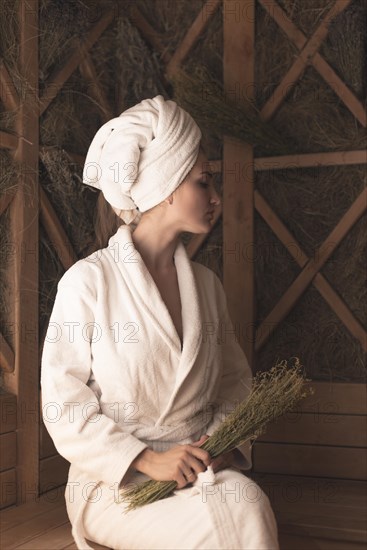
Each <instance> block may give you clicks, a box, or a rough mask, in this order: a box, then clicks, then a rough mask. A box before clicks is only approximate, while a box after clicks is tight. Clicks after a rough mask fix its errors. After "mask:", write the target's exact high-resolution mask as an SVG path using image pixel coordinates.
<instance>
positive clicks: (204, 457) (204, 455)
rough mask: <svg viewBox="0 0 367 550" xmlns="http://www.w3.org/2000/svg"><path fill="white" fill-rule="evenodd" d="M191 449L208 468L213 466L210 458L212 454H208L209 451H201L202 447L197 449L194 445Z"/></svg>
mask: <svg viewBox="0 0 367 550" xmlns="http://www.w3.org/2000/svg"><path fill="white" fill-rule="evenodd" d="M191 448H192V451H191V452H192V454H193V455H194V456H195V457H196V458H197V459H199V460H200V461H201V462H203V463H204V464H205V466H206V467H208V466H209V465H210V464H211V461H212V459H211V458H210V454H209V453H208V451H204V449H201V448H200V447H195V446H194V445H192V446H191ZM204 469H205V468H204Z"/></svg>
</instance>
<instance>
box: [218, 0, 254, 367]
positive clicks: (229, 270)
mask: <svg viewBox="0 0 367 550" xmlns="http://www.w3.org/2000/svg"><path fill="white" fill-rule="evenodd" d="M254 18H255V5H254V0H224V2H223V39H224V52H223V75H224V90H225V94H226V97H228V98H230V99H232V100H233V99H235V100H236V101H238V102H241V101H242V100H243V98H244V97H247V98H251V97H252V94H253V89H254V32H255V21H254ZM253 243H254V168H253V147H252V146H251V145H249V144H245V143H243V142H240V141H235V140H233V139H229V138H228V137H225V139H224V146H223V283H224V288H225V291H226V295H227V300H228V308H229V312H230V315H231V318H232V321H233V324H234V327H235V329H236V331H238V332H237V334H238V338H239V342H240V344H241V346H242V348H243V350H244V351H245V353H246V356H247V359H248V361H249V363H250V366H251V367H252V368H253V367H254V364H253V362H254V358H253V354H254V334H255V330H254V321H255V309H254V265H253V260H252V251H253Z"/></svg>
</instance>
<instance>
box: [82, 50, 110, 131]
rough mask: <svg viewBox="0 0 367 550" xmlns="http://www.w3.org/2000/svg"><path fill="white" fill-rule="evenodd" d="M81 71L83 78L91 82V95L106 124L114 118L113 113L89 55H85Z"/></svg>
mask: <svg viewBox="0 0 367 550" xmlns="http://www.w3.org/2000/svg"><path fill="white" fill-rule="evenodd" d="M79 70H80V73H81V75H82V76H83V78H84V79H85V80H86V81H87V82H89V88H88V90H89V93H90V95H91V96H92V97H94V99H95V100H96V101H97V104H98V106H99V108H100V110H101V112H102V116H103V120H104V122H107V120H109V119H110V118H113V116H114V115H113V112H112V109H111V107H110V104H109V102H108V100H107V98H106V95H105V93H104V91H103V88H102V86H101V85H100V82H99V78H98V75H97V72H96V70H95V67H94V64H93V61H92V59H91V57H90V55H89V53H86V54H85V57H84V59H83V60H82V62H81V63H80V65H79Z"/></svg>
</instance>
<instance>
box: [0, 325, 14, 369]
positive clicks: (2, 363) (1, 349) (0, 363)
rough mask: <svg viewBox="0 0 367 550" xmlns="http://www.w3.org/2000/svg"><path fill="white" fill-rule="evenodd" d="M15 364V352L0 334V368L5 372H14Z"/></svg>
mask: <svg viewBox="0 0 367 550" xmlns="http://www.w3.org/2000/svg"><path fill="white" fill-rule="evenodd" d="M14 362H15V358H14V352H13V350H12V349H11V347H10V346H9V344H8V342H7V341H6V339H5V338H4V336H3V335H2V334H1V332H0V368H1V369H3V370H4V371H5V372H13V371H14Z"/></svg>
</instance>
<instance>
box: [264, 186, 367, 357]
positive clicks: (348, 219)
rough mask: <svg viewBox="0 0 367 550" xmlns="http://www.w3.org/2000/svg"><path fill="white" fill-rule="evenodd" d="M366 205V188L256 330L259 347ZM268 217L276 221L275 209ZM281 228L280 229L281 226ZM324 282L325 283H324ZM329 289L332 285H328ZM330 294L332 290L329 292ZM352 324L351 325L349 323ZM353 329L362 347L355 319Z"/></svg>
mask: <svg viewBox="0 0 367 550" xmlns="http://www.w3.org/2000/svg"><path fill="white" fill-rule="evenodd" d="M261 200H263V199H262V197H260V194H258V195H257V204H258V205H259V204H260V213H261V212H262V213H263V214H264V212H265V210H264V207H263V205H264V202H263V203H262V204H261ZM366 209H367V189H364V191H362V193H360V195H359V196H358V197H357V199H356V200H355V201H354V203H353V204H352V205H351V206H350V208H349V209H348V211H347V212H346V213H345V214H344V216H343V217H342V218H341V220H340V221H339V222H338V224H337V225H336V226H335V228H334V229H333V230H332V231H331V233H330V234H329V236H328V237H327V238H326V239H325V241H324V242H323V244H322V245H321V246H320V247H319V249H318V250H317V251H316V253H315V255H314V257H313V258H310V259H308V261H307V262H306V264H305V265H304V267H303V269H302V271H301V272H300V273H299V275H298V276H297V277H296V279H295V280H294V281H293V283H292V284H291V285H290V286H289V287H288V289H287V290H286V292H285V293H284V294H283V296H282V297H281V298H280V300H279V301H278V302H277V304H276V305H275V306H274V308H273V309H272V310H271V312H270V313H269V314H268V315H267V317H266V318H265V319H264V321H263V322H262V323H261V325H260V327H259V328H258V329H257V331H256V348H257V349H259V348H260V347H261V346H262V345H263V344H264V342H265V341H266V339H267V338H268V337H269V335H270V334H271V333H272V332H273V331H274V330H275V328H276V327H277V325H278V324H279V323H280V322H281V321H282V320H283V319H284V318H285V317H286V316H287V315H288V313H289V312H290V311H291V309H292V308H293V307H294V305H295V303H296V302H297V300H298V299H299V298H300V296H301V294H302V293H303V292H304V291H305V289H306V288H307V286H308V285H309V284H310V283H311V282H312V280H313V278H314V277H315V276H316V275H317V274H318V272H319V271H320V269H321V268H322V266H323V265H324V264H325V262H326V261H327V260H328V259H329V258H330V256H331V254H332V253H333V252H334V250H335V249H336V248H337V246H338V245H339V244H340V242H341V241H342V239H343V238H344V237H345V235H347V233H348V231H349V230H350V229H351V228H352V227H353V225H354V224H355V223H356V222H357V221H358V220H359V218H360V217H361V216H362V215H363V214H364V212H365V211H366ZM265 215H266V217H267V218H268V219H269V217H270V216H271V217H273V220H272V222H271V223H272V225H274V213H273V212H272V211H271V210H270V209H269V211H268V212H266V214H265ZM278 231H279V229H278ZM322 284H323V283H322ZM327 292H329V289H327ZM329 295H330V293H329ZM339 305H340V304H339ZM347 328H349V326H347ZM353 330H356V331H357V333H356V337H357V338H358V339H359V340H361V339H362V345H363V347H365V346H366V344H365V342H364V341H363V338H364V335H363V333H362V332H361V331H360V329H359V327H357V326H356V324H355V323H353Z"/></svg>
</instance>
